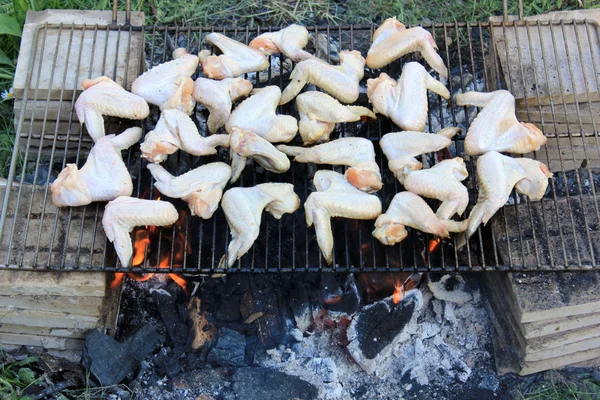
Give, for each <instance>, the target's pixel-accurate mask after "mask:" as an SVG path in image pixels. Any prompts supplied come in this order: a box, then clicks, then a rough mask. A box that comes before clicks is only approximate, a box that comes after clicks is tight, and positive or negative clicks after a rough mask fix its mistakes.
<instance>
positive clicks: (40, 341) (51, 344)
mask: <svg viewBox="0 0 600 400" xmlns="http://www.w3.org/2000/svg"><path fill="white" fill-rule="evenodd" d="M0 342H2V344H3V345H4V344H7V345H22V346H36V347H43V348H46V349H57V350H81V349H83V344H84V343H85V340H82V339H73V338H63V337H54V336H37V335H27V334H16V333H2V334H0Z"/></svg>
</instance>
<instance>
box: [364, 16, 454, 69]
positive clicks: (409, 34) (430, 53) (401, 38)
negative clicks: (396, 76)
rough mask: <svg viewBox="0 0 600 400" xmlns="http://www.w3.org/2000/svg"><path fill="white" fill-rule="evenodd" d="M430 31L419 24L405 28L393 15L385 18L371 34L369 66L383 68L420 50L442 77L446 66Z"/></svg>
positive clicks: (368, 54)
mask: <svg viewBox="0 0 600 400" xmlns="http://www.w3.org/2000/svg"><path fill="white" fill-rule="evenodd" d="M437 48H438V47H437V45H436V43H435V40H434V39H433V36H431V33H429V32H428V31H426V30H425V29H423V28H421V27H420V26H417V27H414V28H410V29H406V27H405V26H404V24H402V23H400V22H399V21H398V20H397V19H396V18H395V17H394V18H388V19H386V20H385V21H384V22H383V24H381V26H380V27H379V28H377V30H376V31H375V33H374V34H373V44H371V48H370V49H369V52H368V53H367V66H368V67H369V68H373V69H376V68H383V67H385V66H386V65H388V64H390V63H391V62H392V61H394V60H397V59H398V58H400V57H402V56H404V55H406V54H408V53H413V52H420V53H421V55H422V56H423V58H424V59H425V61H427V63H428V64H429V65H430V66H431V68H433V69H434V70H435V71H437V72H438V73H439V74H440V75H442V76H443V77H446V78H447V77H448V68H446V66H445V65H444V61H443V60H442V57H440V56H439V54H438V53H437V51H436V50H437Z"/></svg>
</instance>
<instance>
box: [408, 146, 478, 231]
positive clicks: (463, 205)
mask: <svg viewBox="0 0 600 400" xmlns="http://www.w3.org/2000/svg"><path fill="white" fill-rule="evenodd" d="M468 176H469V173H468V172H467V167H466V166H465V161H464V160H463V159H462V158H460V157H456V158H453V159H451V160H444V161H442V162H440V163H439V164H437V165H435V166H434V167H432V168H429V169H423V170H420V171H414V172H411V173H409V174H408V176H407V177H406V179H405V180H404V188H405V189H406V190H408V191H409V192H412V193H414V194H418V195H419V196H423V197H428V198H430V199H438V200H440V201H441V202H442V204H441V205H440V207H439V208H438V210H437V212H436V213H435V214H436V215H437V216H438V218H440V219H450V218H452V216H453V215H454V214H458V215H462V213H464V212H465V210H466V209H467V206H468V205H469V192H468V190H467V188H466V187H465V186H464V185H463V184H462V183H461V181H463V180H465V179H466V178H467V177H468Z"/></svg>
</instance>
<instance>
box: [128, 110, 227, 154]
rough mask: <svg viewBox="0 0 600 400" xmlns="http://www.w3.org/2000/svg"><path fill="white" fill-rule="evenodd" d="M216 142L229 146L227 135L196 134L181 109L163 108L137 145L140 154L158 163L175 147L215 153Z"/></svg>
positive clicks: (195, 128) (171, 152)
mask: <svg viewBox="0 0 600 400" xmlns="http://www.w3.org/2000/svg"><path fill="white" fill-rule="evenodd" d="M217 146H224V147H229V135H211V136H207V137H202V136H200V133H199V132H198V128H197V127H196V124H194V121H192V119H191V118H190V117H188V116H187V115H186V114H185V113H184V112H183V111H180V110H177V109H173V110H164V111H163V112H162V114H161V116H160V119H159V120H158V123H157V124H156V126H155V127H154V130H152V131H150V132H148V133H147V134H146V137H145V138H144V142H143V143H142V144H141V145H140V150H141V151H142V157H144V158H145V159H146V160H148V161H149V162H153V163H160V162H163V161H164V160H166V159H167V156H169V155H170V154H173V153H175V152H176V151H177V150H183V151H185V152H186V153H189V154H191V155H194V156H203V155H207V154H215V153H216V152H217V149H216V147H217Z"/></svg>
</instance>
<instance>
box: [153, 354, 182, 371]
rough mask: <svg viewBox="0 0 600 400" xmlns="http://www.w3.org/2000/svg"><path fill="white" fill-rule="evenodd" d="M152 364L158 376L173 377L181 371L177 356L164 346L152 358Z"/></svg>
mask: <svg viewBox="0 0 600 400" xmlns="http://www.w3.org/2000/svg"><path fill="white" fill-rule="evenodd" d="M154 365H155V366H156V373H157V374H158V375H159V376H167V377H169V378H173V377H175V376H177V374H179V372H181V365H180V364H179V361H177V356H176V355H175V354H173V352H171V351H169V350H167V349H165V348H163V349H162V350H161V352H160V353H159V354H158V356H156V358H155V359H154Z"/></svg>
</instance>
